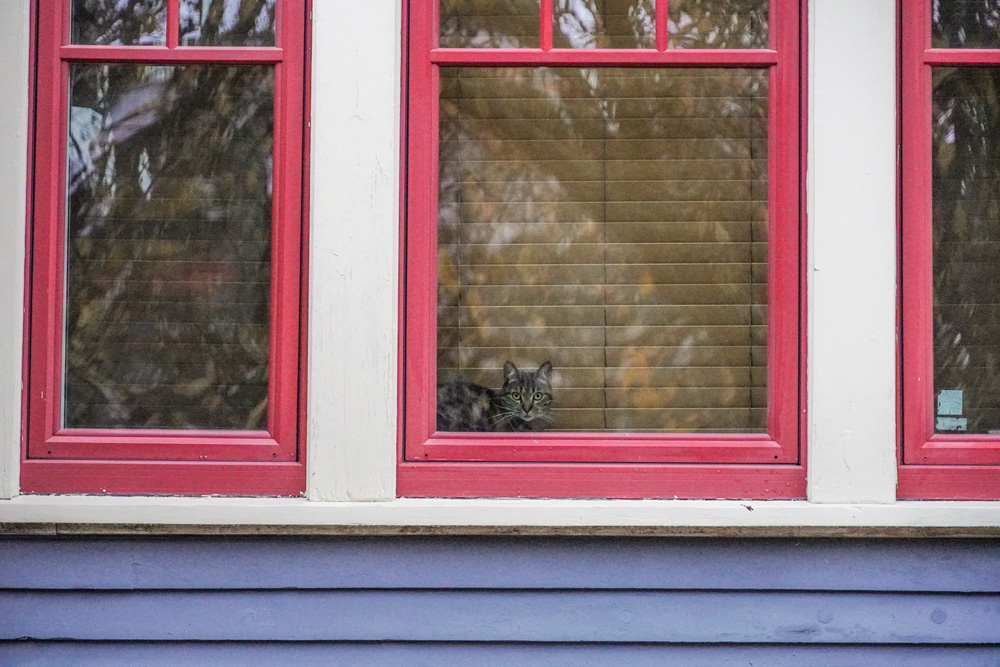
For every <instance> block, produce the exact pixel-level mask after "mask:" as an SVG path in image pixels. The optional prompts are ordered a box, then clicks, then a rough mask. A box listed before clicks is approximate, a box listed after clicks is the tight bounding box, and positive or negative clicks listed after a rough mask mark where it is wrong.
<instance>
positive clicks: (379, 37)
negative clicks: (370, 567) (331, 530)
mask: <svg viewBox="0 0 1000 667" xmlns="http://www.w3.org/2000/svg"><path fill="white" fill-rule="evenodd" d="M400 18H401V5H400V3H399V0H396V1H394V2H385V1H383V2H353V3H352V2H326V1H325V0H322V1H317V2H313V60H312V65H313V72H312V81H313V87H312V107H313V108H312V127H311V131H312V158H311V160H312V179H311V180H312V182H311V186H310V191H311V201H312V215H311V217H312V220H311V225H310V235H311V242H310V249H309V406H308V410H309V412H308V415H309V428H308V432H307V437H308V475H309V478H308V486H307V495H308V497H309V498H310V499H311V500H388V499H391V498H393V497H394V496H395V491H396V488H395V487H396V477H395V475H396V467H395V466H396V463H395V462H396V454H395V451H396V413H397V410H396V400H397V398H396V374H397V364H396V357H397V354H396V341H397V331H398V323H397V319H398V317H397V310H398V290H399V276H398V266H399V238H398V237H399V233H398V232H399V178H400V172H399V113H400V105H399V96H400V58H401V56H400V30H401V26H400Z"/></svg>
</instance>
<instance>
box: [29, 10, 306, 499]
mask: <svg viewBox="0 0 1000 667" xmlns="http://www.w3.org/2000/svg"><path fill="white" fill-rule="evenodd" d="M112 5H113V3H102V2H92V3H87V2H82V3H81V2H73V0H64V2H63V3H58V4H55V5H54V6H53V7H52V8H51V11H49V7H48V6H46V10H47V11H45V12H40V13H39V14H38V20H39V21H40V24H41V25H40V26H39V29H38V31H37V34H38V42H37V48H36V52H37V57H38V60H39V70H38V77H37V86H36V90H37V93H38V100H39V101H38V103H37V104H36V116H37V117H36V121H35V135H36V137H37V147H36V150H35V156H36V158H35V165H34V168H35V193H34V194H35V199H34V216H33V233H32V235H33V242H32V248H33V254H32V275H31V280H32V317H31V329H30V335H31V346H30V361H29V364H30V374H29V387H28V390H27V391H28V399H27V405H28V416H29V426H28V442H27V448H26V452H25V454H26V458H25V460H24V462H23V464H22V473H23V474H22V488H24V489H25V490H29V491H30V490H42V489H44V490H46V491H49V492H51V491H61V490H65V491H94V490H96V491H98V492H103V491H108V492H156V493H164V492H174V491H176V492H184V493H269V494H287V493H292V494H296V493H300V492H301V490H302V487H303V484H304V482H303V480H304V471H303V466H302V463H301V458H300V456H301V452H300V448H299V434H300V432H301V429H300V418H301V417H300V414H299V412H300V411H299V407H300V401H299V384H300V376H299V363H300V340H299V326H300V325H299V321H300V317H301V307H300V306H301V302H300V298H299V291H300V279H301V275H302V274H301V258H302V247H301V240H302V212H303V207H302V199H301V198H302V183H303V177H304V173H303V147H304V123H303V117H304V106H303V104H304V99H305V98H304V81H305V78H304V76H303V72H304V71H305V61H304V55H305V48H304V43H305V32H304V30H305V25H306V15H305V2H303V1H302V0H281V1H280V2H278V3H276V2H274V0H259V1H258V0H253V1H252V2H243V3H231V2H222V1H221V0H212V2H202V3H200V5H201V7H202V8H204V9H205V11H206V12H207V13H206V16H215V15H216V14H218V13H219V11H222V14H223V15H225V14H226V12H228V11H229V10H231V9H232V8H234V7H236V6H237V5H239V6H240V8H241V9H240V11H244V10H246V11H251V13H253V12H256V14H254V15H255V16H257V17H258V18H260V17H261V16H263V14H261V11H263V10H264V9H267V10H268V11H269V12H271V13H270V14H268V15H267V16H264V18H261V20H259V21H257V22H256V23H255V24H254V25H255V26H256V28H257V29H260V30H263V31H264V32H267V31H268V30H270V31H271V32H272V33H273V34H274V36H275V37H276V38H278V41H277V42H274V43H275V44H276V47H277V48H273V47H267V48H257V46H254V45H245V44H244V43H245V42H246V41H247V40H243V39H242V38H240V39H238V40H235V41H234V42H231V43H230V44H229V45H239V46H240V48H238V49H225V48H215V47H214V46H213V47H209V48H204V47H201V46H183V45H181V43H180V39H179V33H180V24H181V19H182V15H183V12H182V11H181V9H182V2H181V0H168V1H167V2H166V3H165V8H164V22H165V32H166V37H165V41H166V44H165V45H149V44H145V43H137V44H135V43H125V42H126V41H128V42H135V40H115V39H109V40H105V41H108V42H109V44H107V45H105V44H102V43H98V44H85V45H77V44H75V43H74V42H73V41H72V38H73V37H74V36H75V35H76V34H78V33H80V32H81V29H80V28H79V27H77V28H75V29H71V27H73V22H74V21H76V23H77V26H79V24H80V22H81V21H82V20H83V18H85V15H84V13H83V12H81V11H79V10H80V7H84V8H86V9H87V10H88V11H91V14H90V17H91V18H90V21H91V24H90V27H91V28H94V26H95V25H96V26H97V27H98V28H100V29H102V30H103V29H105V28H106V27H107V26H108V25H111V24H115V23H116V22H117V24H118V25H120V26H126V27H127V26H128V24H129V21H128V20H131V19H133V18H136V17H137V16H138V14H135V13H133V14H130V15H128V16H126V17H117V18H116V17H112V19H113V21H112V23H111V24H108V22H107V21H106V20H105V19H107V16H103V17H102V18H94V12H97V10H101V11H105V12H111V13H112V14H113V12H114V11H115V7H116V6H112ZM223 5H224V7H223ZM145 6H146V5H143V7H145ZM150 7H152V5H150ZM220 7H221V8H222V9H221V10H220ZM151 11H152V10H151ZM265 13H266V12H265ZM140 14H141V12H140ZM234 16H236V17H237V18H238V17H239V16H240V14H239V12H237V13H236V14H234ZM268 17H270V18H268ZM126 19H128V20H126ZM264 19H267V20H264ZM140 23H141V24H142V25H145V23H143V22H142V21H140ZM95 31H97V29H96V28H95V29H94V30H91V32H95ZM130 31H131V32H135V31H134V30H131V29H130ZM83 32H86V31H85V30H84V31H83ZM126 32H129V31H126ZM94 41H99V40H94ZM219 46H222V44H220V45H219ZM143 461H148V462H150V464H152V463H154V462H157V463H161V462H162V463H163V464H162V465H160V464H158V465H151V466H150V467H149V468H148V470H147V469H145V468H143V465H145V464H143V463H140V462H143ZM167 461H170V462H174V463H171V464H169V465H167V464H166V463H165V462H167ZM195 462H217V464H218V465H217V466H216V467H215V468H214V469H213V471H212V472H210V471H209V470H208V469H207V468H199V467H197V466H198V465H199V464H198V463H195ZM258 466H263V467H258ZM180 476H185V477H184V479H181V478H180Z"/></svg>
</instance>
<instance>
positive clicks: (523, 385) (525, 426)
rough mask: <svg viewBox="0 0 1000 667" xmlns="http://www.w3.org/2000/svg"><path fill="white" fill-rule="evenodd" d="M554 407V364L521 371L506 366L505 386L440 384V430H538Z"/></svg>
mask: <svg viewBox="0 0 1000 667" xmlns="http://www.w3.org/2000/svg"><path fill="white" fill-rule="evenodd" d="M551 406H552V364H551V363H549V362H548V361H546V362H545V363H544V364H542V365H541V366H539V367H538V370H537V371H519V370H518V369H517V366H515V365H514V364H512V363H511V362H509V361H508V362H505V363H504V365H503V386H502V387H501V388H500V389H498V390H494V389H490V388H488V387H483V386H481V385H478V384H473V383H471V382H442V383H441V384H439V385H438V386H437V430H439V431H472V432H483V431H535V430H539V429H541V428H543V422H545V421H549V422H551V421H554V420H553V419H552V417H550V416H549V408H550V407H551Z"/></svg>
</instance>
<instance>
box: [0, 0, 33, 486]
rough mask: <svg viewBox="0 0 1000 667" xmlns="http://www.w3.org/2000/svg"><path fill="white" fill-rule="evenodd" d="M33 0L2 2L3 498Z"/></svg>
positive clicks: (8, 472)
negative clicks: (30, 8) (31, 5)
mask: <svg viewBox="0 0 1000 667" xmlns="http://www.w3.org/2000/svg"><path fill="white" fill-rule="evenodd" d="M28 15H29V0H3V1H2V2H0V90H2V91H3V96H4V100H3V103H2V104H0V249H2V250H0V252H2V255H0V498H11V497H13V496H15V495H17V489H18V476H19V474H20V470H19V469H20V465H19V461H20V454H21V446H20V434H21V339H22V338H23V336H24V329H23V325H24V243H25V211H26V205H25V199H26V196H25V193H26V191H27V180H26V179H27V155H28V152H27V151H28V34H29V33H28Z"/></svg>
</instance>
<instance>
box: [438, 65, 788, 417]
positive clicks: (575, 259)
mask: <svg viewBox="0 0 1000 667" xmlns="http://www.w3.org/2000/svg"><path fill="white" fill-rule="evenodd" d="M767 81H768V79H767V71H766V70H764V69H760V70H751V69H739V68H732V69H712V68H705V69H657V68H611V67H609V68H594V69H580V68H573V67H565V68H558V67H550V68H544V67H542V68H524V67H504V68H474V67H468V68H442V69H441V87H440V88H441V101H440V149H439V160H440V163H439V181H440V184H439V211H438V213H439V221H438V320H437V323H438V367H437V369H438V380H439V381H448V380H466V381H471V382H475V383H477V384H481V385H484V386H490V387H494V388H497V387H499V384H500V378H501V368H502V367H503V364H504V362H505V361H508V360H509V361H512V362H514V363H515V364H516V365H517V366H518V367H519V368H537V367H538V365H539V364H541V363H542V362H544V361H551V362H552V364H553V366H554V368H555V382H554V385H555V389H554V392H553V393H554V398H555V406H556V408H557V409H556V410H554V411H553V413H552V416H553V417H555V418H556V419H557V423H556V424H555V426H554V427H553V428H556V429H558V430H584V431H632V432H635V431H660V432H668V431H676V432H763V431H765V430H766V426H767V414H766V413H767V398H766V394H767V358H766V357H767V354H766V353H767V292H768V289H767V245H768V244H767V237H768V231H767V229H768V226H767V220H768V205H767V190H768V188H767V164H768V157H767V150H768V141H767V126H768V121H767V108H768V104H767V99H768V87H767Z"/></svg>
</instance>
